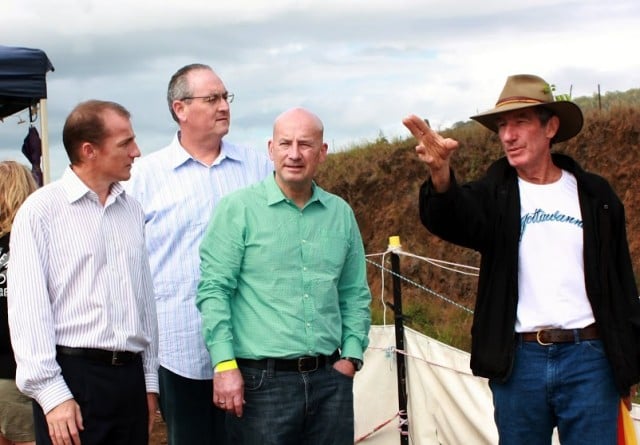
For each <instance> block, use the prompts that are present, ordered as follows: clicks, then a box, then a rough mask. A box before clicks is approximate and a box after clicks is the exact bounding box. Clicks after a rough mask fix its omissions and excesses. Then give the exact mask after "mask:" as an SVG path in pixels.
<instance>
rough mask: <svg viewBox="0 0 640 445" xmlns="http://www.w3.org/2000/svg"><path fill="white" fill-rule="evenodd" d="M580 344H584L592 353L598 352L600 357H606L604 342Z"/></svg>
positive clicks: (590, 341) (593, 341) (584, 342)
mask: <svg viewBox="0 0 640 445" xmlns="http://www.w3.org/2000/svg"><path fill="white" fill-rule="evenodd" d="M580 343H582V344H584V345H585V346H586V347H587V348H588V349H589V350H591V351H594V352H597V353H598V354H600V355H605V351H604V345H603V344H602V340H582V341H580Z"/></svg>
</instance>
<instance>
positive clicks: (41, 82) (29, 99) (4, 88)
mask: <svg viewBox="0 0 640 445" xmlns="http://www.w3.org/2000/svg"><path fill="white" fill-rule="evenodd" d="M53 70H54V68H53V65H52V64H51V61H50V60H49V58H48V57H47V55H46V54H45V53H44V51H42V50H39V49H32V48H18V47H11V46H1V45H0V119H2V118H5V117H7V116H10V115H12V114H14V113H17V112H18V111H21V110H23V109H25V108H27V107H30V106H32V105H35V104H37V103H38V101H40V99H46V97H47V81H46V75H47V72H49V71H53Z"/></svg>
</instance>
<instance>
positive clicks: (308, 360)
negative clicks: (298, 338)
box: [236, 351, 340, 372]
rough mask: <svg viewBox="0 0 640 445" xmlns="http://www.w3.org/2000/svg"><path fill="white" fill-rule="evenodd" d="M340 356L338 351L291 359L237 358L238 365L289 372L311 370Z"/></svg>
mask: <svg viewBox="0 0 640 445" xmlns="http://www.w3.org/2000/svg"><path fill="white" fill-rule="evenodd" d="M339 358H340V354H339V353H338V351H336V352H334V353H333V354H331V355H316V356H304V357H298V358H291V359H282V358H264V359H262V360H252V359H248V358H237V359H236V362H237V363H238V365H239V366H246V367H247V368H254V369H264V370H269V369H272V370H274V371H289V372H313V371H315V370H317V369H318V368H322V367H323V366H325V365H327V364H330V365H331V364H333V363H335V362H336V361H338V359H339Z"/></svg>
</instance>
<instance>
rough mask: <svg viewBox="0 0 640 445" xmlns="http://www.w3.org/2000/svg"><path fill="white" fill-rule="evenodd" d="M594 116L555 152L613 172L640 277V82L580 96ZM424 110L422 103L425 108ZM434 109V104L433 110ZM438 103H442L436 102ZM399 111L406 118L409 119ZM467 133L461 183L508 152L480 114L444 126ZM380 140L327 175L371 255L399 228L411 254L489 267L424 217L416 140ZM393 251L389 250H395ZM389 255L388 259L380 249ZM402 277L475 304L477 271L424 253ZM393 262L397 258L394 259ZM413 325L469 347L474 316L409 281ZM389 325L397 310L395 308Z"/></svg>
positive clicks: (375, 279)
mask: <svg viewBox="0 0 640 445" xmlns="http://www.w3.org/2000/svg"><path fill="white" fill-rule="evenodd" d="M576 102H577V103H578V104H579V105H580V106H581V108H582V110H583V113H584V115H585V125H584V128H583V130H582V132H581V133H580V134H579V135H578V136H577V137H575V138H573V139H571V140H570V141H568V142H565V143H562V144H557V145H556V146H554V147H553V151H555V152H562V153H566V154H569V155H571V156H573V157H574V158H575V159H576V160H577V161H578V162H579V163H580V164H582V166H583V167H584V168H585V169H587V170H590V171H593V172H595V173H598V174H600V175H602V176H603V177H605V178H606V179H607V180H608V181H609V182H610V183H611V184H612V186H613V187H614V189H615V190H616V191H617V193H618V195H619V196H620V198H621V199H622V201H623V202H624V204H625V208H626V215H627V235H628V239H629V243H630V249H631V255H632V259H633V262H634V270H635V274H636V277H637V280H638V281H640V280H639V279H640V193H639V191H640V89H633V90H629V91H626V92H613V93H607V94H606V95H605V96H602V97H597V96H594V97H591V98H588V97H584V98H578V99H576ZM418 111H419V110H418ZM426 111H429V110H425V112H426ZM431 111H432V110H431ZM401 118H402V116H401V117H399V119H401ZM442 133H443V134H446V135H447V136H449V137H453V138H455V139H457V140H458V141H460V148H459V149H458V151H457V152H456V153H455V154H454V158H453V161H452V163H453V168H454V169H455V171H456V175H457V177H458V179H459V180H460V181H466V180H471V179H475V178H476V177H478V176H480V175H481V174H482V173H483V172H484V170H485V169H486V168H487V167H488V166H489V164H490V163H491V162H492V161H493V160H495V159H497V158H498V157H500V156H502V150H501V148H500V143H499V141H498V139H497V137H496V136H495V135H493V134H492V133H490V132H489V131H488V130H486V129H484V128H483V127H482V126H480V125H479V124H477V123H475V122H473V121H467V122H458V123H457V124H455V125H454V126H453V128H451V129H447V130H445V131H443V132H442ZM409 136H410V134H409V132H408V131H407V138H406V139H403V140H394V141H391V142H390V141H387V140H386V138H384V136H382V135H381V136H380V137H379V138H378V140H376V141H374V142H371V143H367V144H364V145H360V146H354V147H352V148H351V149H350V150H347V151H344V152H340V153H335V154H331V155H329V157H328V160H327V162H325V163H324V164H323V165H322V167H321V170H320V171H319V173H318V175H317V178H316V179H317V181H318V183H319V184H320V185H321V186H323V187H324V188H325V189H327V190H329V191H331V192H333V193H336V194H338V195H340V196H342V197H343V198H344V199H346V200H347V201H348V202H349V203H350V204H351V206H352V207H353V209H354V211H355V214H356V218H357V219H358V223H359V225H360V230H361V232H362V237H363V239H364V244H365V249H366V252H367V254H375V253H380V252H384V251H385V250H386V249H387V245H388V238H389V237H390V236H393V235H399V236H400V237H401V241H402V247H403V249H404V250H405V251H406V252H409V253H411V254H415V255H418V256H421V257H428V258H435V259H439V260H447V261H451V262H456V263H462V264H466V265H471V266H478V265H479V256H478V254H477V253H475V252H473V251H470V250H468V249H463V248H460V247H457V246H454V245H452V244H449V243H446V242H443V241H442V240H440V239H438V238H436V237H434V236H433V235H431V234H430V233H429V232H427V230H426V229H425V228H424V227H422V225H421V224H420V221H419V218H418V210H417V202H418V189H419V187H420V185H421V184H422V182H423V181H424V180H425V179H426V177H427V170H426V166H424V165H423V164H422V163H421V162H420V161H419V160H418V158H417V156H416V155H415V151H414V147H415V144H416V141H415V139H413V138H411V137H409ZM387 258H388V256H387ZM370 260H371V261H374V262H378V263H379V262H380V260H381V257H380V256H375V257H370ZM400 263H401V269H402V275H403V276H405V277H407V278H409V279H411V280H413V281H415V282H416V283H418V284H419V285H421V286H424V287H426V288H428V289H431V290H433V291H435V292H437V293H438V294H440V295H443V296H445V297H447V298H449V299H451V300H454V301H456V302H458V303H460V304H462V305H464V306H465V307H467V308H469V309H473V305H474V298H475V287H476V278H475V277H473V276H465V275H461V274H456V273H453V272H450V271H447V270H443V269H441V268H437V267H435V266H432V265H430V264H428V263H427V262H425V261H422V260H420V259H415V258H410V257H406V256H402V257H401V262H400ZM386 266H387V267H389V262H388V261H386ZM390 282H391V276H390V275H388V274H387V275H386V276H385V287H386V290H385V292H384V296H385V300H387V301H391V300H392V292H391V288H390V286H389V283H390ZM369 283H370V286H371V290H372V294H373V300H374V301H373V304H372V308H373V312H374V323H381V322H382V308H383V306H382V303H381V302H380V296H381V271H380V269H379V268H378V267H376V266H374V265H369ZM403 305H404V308H403V309H404V310H403V312H404V313H405V314H406V315H407V316H408V321H407V325H409V326H411V327H413V328H415V329H417V330H419V331H421V332H424V333H425V334H427V335H430V336H433V337H435V338H438V339H440V340H442V341H445V342H447V343H449V344H453V345H454V346H457V347H460V348H462V349H468V347H469V327H470V322H471V316H470V314H469V312H467V311H464V310H462V309H460V308H458V307H456V306H455V305H451V304H448V303H445V302H443V300H442V299H440V298H438V297H436V296H433V294H431V293H429V292H427V291H425V290H423V289H420V288H419V287H416V286H414V285H411V284H403ZM386 320H387V323H392V322H393V316H392V314H391V313H389V312H387V317H386Z"/></svg>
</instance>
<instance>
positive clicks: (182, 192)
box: [123, 135, 273, 380]
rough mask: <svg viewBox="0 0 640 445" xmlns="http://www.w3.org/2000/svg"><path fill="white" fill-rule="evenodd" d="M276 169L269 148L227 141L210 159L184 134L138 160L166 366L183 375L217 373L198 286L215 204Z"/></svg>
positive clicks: (131, 185)
mask: <svg viewBox="0 0 640 445" xmlns="http://www.w3.org/2000/svg"><path fill="white" fill-rule="evenodd" d="M272 172H273V164H272V162H271V160H270V159H269V157H268V156H267V154H266V148H265V149H264V151H263V152H260V151H257V150H253V149H250V148H245V147H239V146H236V145H233V144H230V143H228V142H225V141H224V140H223V141H222V147H221V150H220V155H219V156H218V158H217V159H216V161H215V162H214V163H213V165H211V166H208V165H205V164H203V163H201V162H198V161H197V160H195V159H194V158H192V157H191V156H190V155H189V153H187V151H186V150H185V149H184V148H183V147H182V145H180V141H179V139H178V136H177V135H176V136H175V137H174V139H173V141H172V143H171V144H170V145H169V146H167V147H165V148H163V149H161V150H159V151H156V152H153V153H151V154H149V155H147V156H143V157H142V158H141V159H138V160H137V161H136V162H135V164H133V170H132V172H131V179H130V180H129V181H127V182H126V183H123V185H124V187H125V188H126V189H127V192H128V193H130V194H131V196H133V197H135V198H136V199H138V200H139V201H140V203H141V204H142V207H143V209H144V213H145V226H146V242H147V248H148V251H149V260H150V262H151V272H152V275H153V284H154V290H155V296H156V307H157V310H158V326H159V332H160V352H159V354H160V365H161V366H163V367H164V368H166V369H168V370H170V371H171V372H173V373H175V374H178V375H180V376H182V377H186V378H190V379H195V380H207V379H211V378H212V377H213V367H212V365H211V358H210V356H209V352H208V351H207V348H206V346H205V344H204V340H203V335H202V321H201V318H200V312H198V309H197V308H196V292H197V286H198V281H199V280H200V254H199V248H200V242H201V241H202V237H203V236H204V231H205V229H206V228H207V225H208V223H209V219H210V218H211V214H212V212H213V208H214V206H215V205H216V204H217V203H218V201H219V200H220V198H222V197H223V196H224V195H226V194H227V193H229V192H231V191H234V190H236V189H238V188H241V187H245V186H247V185H249V184H252V183H255V182H259V181H261V180H262V179H264V178H265V177H266V176H267V175H268V174H271V173H272Z"/></svg>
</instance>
